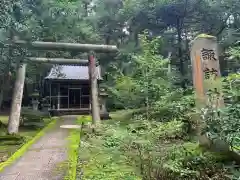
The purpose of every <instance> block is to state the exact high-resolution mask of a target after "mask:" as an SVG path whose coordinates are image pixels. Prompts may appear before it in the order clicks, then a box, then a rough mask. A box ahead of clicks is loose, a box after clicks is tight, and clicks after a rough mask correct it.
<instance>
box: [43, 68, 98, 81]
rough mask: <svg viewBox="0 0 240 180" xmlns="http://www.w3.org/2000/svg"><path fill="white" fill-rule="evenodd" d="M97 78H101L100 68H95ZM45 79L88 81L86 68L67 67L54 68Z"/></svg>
mask: <svg viewBox="0 0 240 180" xmlns="http://www.w3.org/2000/svg"><path fill="white" fill-rule="evenodd" d="M97 78H98V79H99V80H101V79H102V77H101V70H100V66H98V67H97ZM45 79H56V80H57V79H61V80H62V79H65V80H68V79H69V80H70V79H72V80H88V79H89V74H88V66H71V65H70V66H67V65H58V66H54V67H53V68H52V69H51V71H50V73H49V74H48V76H47V77H45Z"/></svg>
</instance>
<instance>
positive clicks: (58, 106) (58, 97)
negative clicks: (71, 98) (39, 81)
mask: <svg viewBox="0 0 240 180" xmlns="http://www.w3.org/2000/svg"><path fill="white" fill-rule="evenodd" d="M60 103H61V102H60V84H59V83H58V96H57V109H58V110H59V109H60Z"/></svg>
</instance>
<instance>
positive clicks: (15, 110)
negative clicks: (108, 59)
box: [8, 40, 118, 134]
mask: <svg viewBox="0 0 240 180" xmlns="http://www.w3.org/2000/svg"><path fill="white" fill-rule="evenodd" d="M12 46H13V47H14V48H16V47H19V46H20V47H23V48H27V49H34V50H57V51H79V52H88V61H86V60H81V59H65V58H42V57H24V58H25V59H24V61H25V62H24V61H23V64H20V63H19V64H18V66H17V77H16V81H15V85H14V91H13V97H12V104H11V112H10V116H9V121H8V122H9V123H8V133H10V134H14V133H17V132H18V127H19V119H20V112H21V105H22V97H23V88H24V81H25V72H26V61H31V62H36V63H51V64H79V65H85V66H88V67H89V80H90V87H91V93H90V94H91V98H90V99H91V114H92V123H93V124H98V123H99V122H100V111H99V102H98V90H97V76H96V73H95V72H96V60H95V57H94V52H96V53H100V52H101V53H107V52H109V53H110V52H117V51H118V49H117V47H116V46H111V45H96V44H78V43H62V42H42V41H34V42H28V41H23V40H15V41H13V44H12Z"/></svg>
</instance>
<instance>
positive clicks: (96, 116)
mask: <svg viewBox="0 0 240 180" xmlns="http://www.w3.org/2000/svg"><path fill="white" fill-rule="evenodd" d="M88 60H89V66H88V67H89V68H88V69H89V81H90V88H91V90H90V91H91V92H90V94H91V96H90V102H91V113H92V123H93V124H98V123H100V121H101V120H100V110H99V102H98V85H97V71H96V59H95V57H94V54H93V52H90V53H89V56H88Z"/></svg>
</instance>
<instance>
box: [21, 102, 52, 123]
mask: <svg viewBox="0 0 240 180" xmlns="http://www.w3.org/2000/svg"><path fill="white" fill-rule="evenodd" d="M46 117H49V113H48V112H41V111H37V110H33V109H31V108H28V107H22V109H21V126H32V127H42V126H44V118H46Z"/></svg>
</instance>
